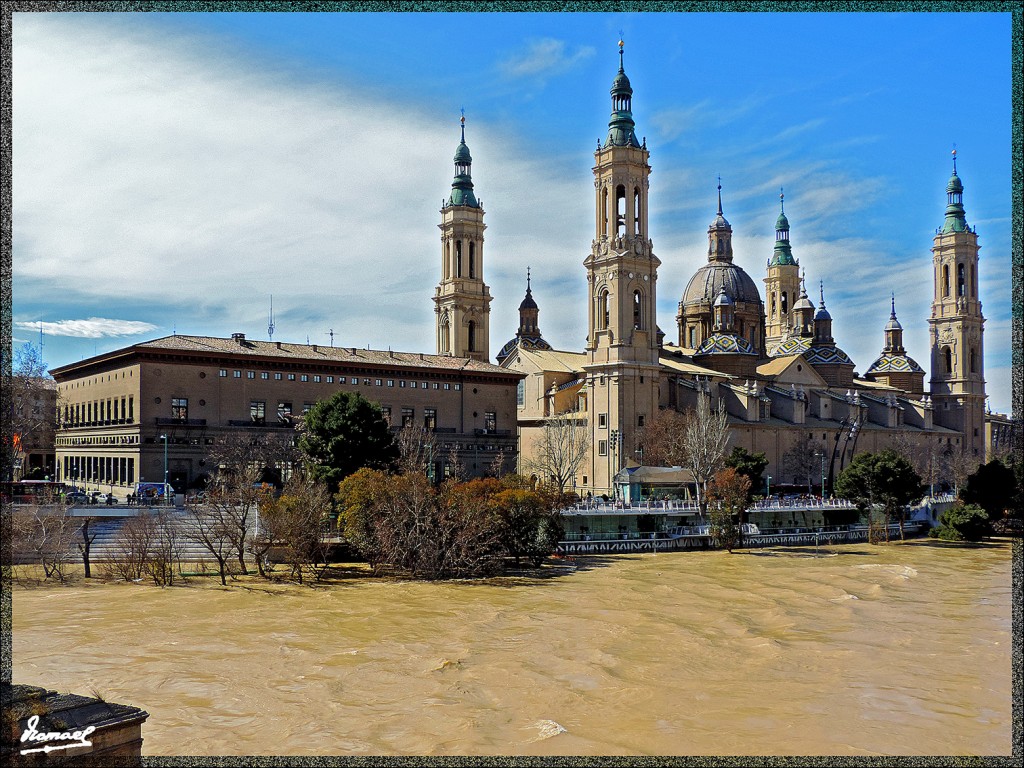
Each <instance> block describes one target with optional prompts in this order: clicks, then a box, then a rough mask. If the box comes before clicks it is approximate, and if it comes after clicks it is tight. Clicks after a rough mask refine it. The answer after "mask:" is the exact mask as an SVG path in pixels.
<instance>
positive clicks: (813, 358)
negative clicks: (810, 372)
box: [804, 344, 853, 366]
mask: <svg viewBox="0 0 1024 768" xmlns="http://www.w3.org/2000/svg"><path fill="white" fill-rule="evenodd" d="M804 358H805V359H806V360H807V362H808V363H810V364H811V365H830V364H832V365H834V364H839V365H851V366H852V365H853V360H851V359H850V356H849V355H848V354H846V353H845V352H843V350H841V349H840V348H839V347H836V346H833V345H831V344H829V345H824V346H823V345H818V344H815V345H813V346H811V347H810V348H809V349H808V350H807V351H806V352H805V353H804Z"/></svg>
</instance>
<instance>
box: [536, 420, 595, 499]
mask: <svg viewBox="0 0 1024 768" xmlns="http://www.w3.org/2000/svg"><path fill="white" fill-rule="evenodd" d="M589 450H590V431H589V430H588V429H587V427H586V422H585V421H584V420H582V419H578V418H576V417H574V416H572V415H564V416H554V417H552V418H549V419H547V420H546V421H545V422H544V430H543V431H542V432H541V434H540V437H539V439H538V440H537V443H536V445H535V446H534V452H533V458H532V459H531V460H530V461H529V462H526V467H525V468H526V470H527V471H529V472H533V473H535V474H536V475H537V477H538V478H539V479H540V481H541V482H545V483H547V482H551V483H553V484H554V485H555V486H556V487H557V488H558V490H559V492H564V491H565V489H566V487H567V486H568V485H570V483H571V482H572V480H573V479H574V478H575V477H576V474H577V473H578V472H579V469H580V467H581V466H582V465H583V461H584V459H586V457H587V452H588V451H589Z"/></svg>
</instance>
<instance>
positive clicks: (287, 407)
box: [277, 401, 292, 421]
mask: <svg viewBox="0 0 1024 768" xmlns="http://www.w3.org/2000/svg"><path fill="white" fill-rule="evenodd" d="M291 413H292V404H291V403H286V402H283V401H282V402H279V403H278V404H277V418H278V419H280V420H281V421H285V419H284V417H285V416H290V415H291Z"/></svg>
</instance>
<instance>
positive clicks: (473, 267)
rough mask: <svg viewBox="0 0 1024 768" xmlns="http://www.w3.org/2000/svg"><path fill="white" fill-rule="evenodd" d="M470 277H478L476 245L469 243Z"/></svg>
mask: <svg viewBox="0 0 1024 768" xmlns="http://www.w3.org/2000/svg"><path fill="white" fill-rule="evenodd" d="M469 277H470V279H473V278H475V277H476V243H474V242H473V241H472V240H470V241H469Z"/></svg>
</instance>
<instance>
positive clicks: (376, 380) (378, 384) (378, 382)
mask: <svg viewBox="0 0 1024 768" xmlns="http://www.w3.org/2000/svg"><path fill="white" fill-rule="evenodd" d="M373 384H374V386H377V387H379V386H380V379H374V380H373Z"/></svg>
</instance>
